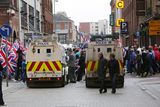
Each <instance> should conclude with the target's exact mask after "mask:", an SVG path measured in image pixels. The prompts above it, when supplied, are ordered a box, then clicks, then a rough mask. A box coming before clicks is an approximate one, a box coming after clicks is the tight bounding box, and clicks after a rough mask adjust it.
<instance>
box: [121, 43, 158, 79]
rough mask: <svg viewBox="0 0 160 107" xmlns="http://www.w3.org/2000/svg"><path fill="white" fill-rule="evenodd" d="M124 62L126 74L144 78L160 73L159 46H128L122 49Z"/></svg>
mask: <svg viewBox="0 0 160 107" xmlns="http://www.w3.org/2000/svg"><path fill="white" fill-rule="evenodd" d="M124 60H125V65H126V68H127V72H128V73H136V75H137V76H142V77H145V76H147V75H148V74H150V75H154V74H156V73H158V72H160V46H159V47H158V46H157V45H156V44H155V45H154V46H148V47H142V48H140V47H136V46H130V47H129V48H124Z"/></svg>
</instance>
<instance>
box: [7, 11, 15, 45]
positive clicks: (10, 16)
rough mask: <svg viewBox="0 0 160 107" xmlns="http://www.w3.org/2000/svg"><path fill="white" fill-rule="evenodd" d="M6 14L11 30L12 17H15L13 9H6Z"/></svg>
mask: <svg viewBox="0 0 160 107" xmlns="http://www.w3.org/2000/svg"><path fill="white" fill-rule="evenodd" d="M7 13H8V21H9V24H10V25H11V27H12V29H13V23H12V17H14V16H15V11H14V10H13V9H8V10H7ZM11 43H12V35H11Z"/></svg>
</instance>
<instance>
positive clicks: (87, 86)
mask: <svg viewBox="0 0 160 107" xmlns="http://www.w3.org/2000/svg"><path fill="white" fill-rule="evenodd" d="M85 80H86V88H89V85H88V79H87V77H85Z"/></svg>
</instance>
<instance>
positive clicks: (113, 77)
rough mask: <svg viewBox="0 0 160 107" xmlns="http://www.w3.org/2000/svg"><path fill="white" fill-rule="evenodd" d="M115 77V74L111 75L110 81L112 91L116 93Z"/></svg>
mask: <svg viewBox="0 0 160 107" xmlns="http://www.w3.org/2000/svg"><path fill="white" fill-rule="evenodd" d="M116 75H117V74H111V75H110V77H111V81H112V91H116Z"/></svg>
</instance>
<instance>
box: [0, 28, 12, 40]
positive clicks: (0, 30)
mask: <svg viewBox="0 0 160 107" xmlns="http://www.w3.org/2000/svg"><path fill="white" fill-rule="evenodd" d="M0 34H1V35H2V36H4V37H9V36H10V35H11V34H12V28H11V27H10V26H9V25H3V26H2V27H1V28H0Z"/></svg>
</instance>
